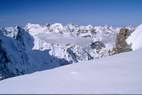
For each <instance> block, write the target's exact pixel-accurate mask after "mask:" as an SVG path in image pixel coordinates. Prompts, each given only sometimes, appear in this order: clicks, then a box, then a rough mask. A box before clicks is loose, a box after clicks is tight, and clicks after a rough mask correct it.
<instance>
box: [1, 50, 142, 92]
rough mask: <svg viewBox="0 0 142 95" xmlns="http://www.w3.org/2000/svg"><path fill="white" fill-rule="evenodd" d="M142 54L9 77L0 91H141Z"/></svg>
mask: <svg viewBox="0 0 142 95" xmlns="http://www.w3.org/2000/svg"><path fill="white" fill-rule="evenodd" d="M141 56H142V49H140V50H136V51H132V52H127V53H123V54H118V55H114V56H109V57H105V58H102V59H95V60H93V61H84V62H81V63H78V64H71V65H67V66H63V67H59V68H56V69H52V70H46V71H41V72H36V73H33V74H29V75H23V76H19V77H15V78H10V79H6V80H3V81H0V93H1V94H9V93H10V94H21V93H22V94H31V93H32V94H45V93H48V94H78V93H79V94H92V93H93V94H95V93H98V94H100V93H101V94H109V93H115V94H142V76H141V72H142V64H141V62H142V59H141ZM89 63H90V64H89Z"/></svg>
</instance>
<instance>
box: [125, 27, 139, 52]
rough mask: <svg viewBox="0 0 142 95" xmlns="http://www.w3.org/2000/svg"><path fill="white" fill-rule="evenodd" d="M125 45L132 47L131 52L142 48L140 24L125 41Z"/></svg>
mask: <svg viewBox="0 0 142 95" xmlns="http://www.w3.org/2000/svg"><path fill="white" fill-rule="evenodd" d="M127 43H128V44H130V45H131V46H132V49H133V50H137V49H140V48H142V24H141V25H139V26H138V27H137V28H136V30H135V31H134V32H133V33H132V34H131V36H130V37H129V38H128V39H127Z"/></svg>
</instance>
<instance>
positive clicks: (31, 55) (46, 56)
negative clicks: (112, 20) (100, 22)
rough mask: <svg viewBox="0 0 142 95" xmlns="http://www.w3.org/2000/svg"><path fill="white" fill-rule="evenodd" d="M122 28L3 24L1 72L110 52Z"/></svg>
mask: <svg viewBox="0 0 142 95" xmlns="http://www.w3.org/2000/svg"><path fill="white" fill-rule="evenodd" d="M128 28H129V29H130V30H133V28H132V27H128ZM120 29H121V27H109V26H91V25H88V26H79V25H72V24H70V25H66V26H63V25H62V24H60V23H55V24H47V25H39V24H27V25H26V26H25V27H23V28H22V27H6V28H1V29H0V61H1V62H0V68H1V69H0V74H1V75H2V76H4V78H6V77H10V75H11V76H15V75H21V74H25V73H31V72H34V71H38V70H45V69H50V68H54V67H58V66H61V65H65V64H70V63H77V62H81V61H87V60H92V59H95V58H99V57H102V56H108V55H109V51H110V50H112V48H114V46H115V40H116V34H117V33H118V32H119V31H120Z"/></svg>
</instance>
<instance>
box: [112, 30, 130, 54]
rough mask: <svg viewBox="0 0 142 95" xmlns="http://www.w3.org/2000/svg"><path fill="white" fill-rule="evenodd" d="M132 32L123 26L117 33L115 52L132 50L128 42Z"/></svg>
mask: <svg viewBox="0 0 142 95" xmlns="http://www.w3.org/2000/svg"><path fill="white" fill-rule="evenodd" d="M131 33H132V31H130V30H129V29H127V28H121V29H120V32H119V33H118V34H117V39H116V48H114V53H115V54H116V53H121V52H127V51H131V48H130V46H129V45H128V44H127V43H126V39H127V37H128V36H129V35H130V34H131Z"/></svg>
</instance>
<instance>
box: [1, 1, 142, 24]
mask: <svg viewBox="0 0 142 95" xmlns="http://www.w3.org/2000/svg"><path fill="white" fill-rule="evenodd" d="M28 22H30V23H39V24H46V23H55V22H59V23H63V24H69V23H73V24H82V25H88V24H92V25H106V24H107V25H116V26H120V25H129V24H133V25H138V24H141V23H142V0H0V26H12V25H25V24H26V23H28Z"/></svg>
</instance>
